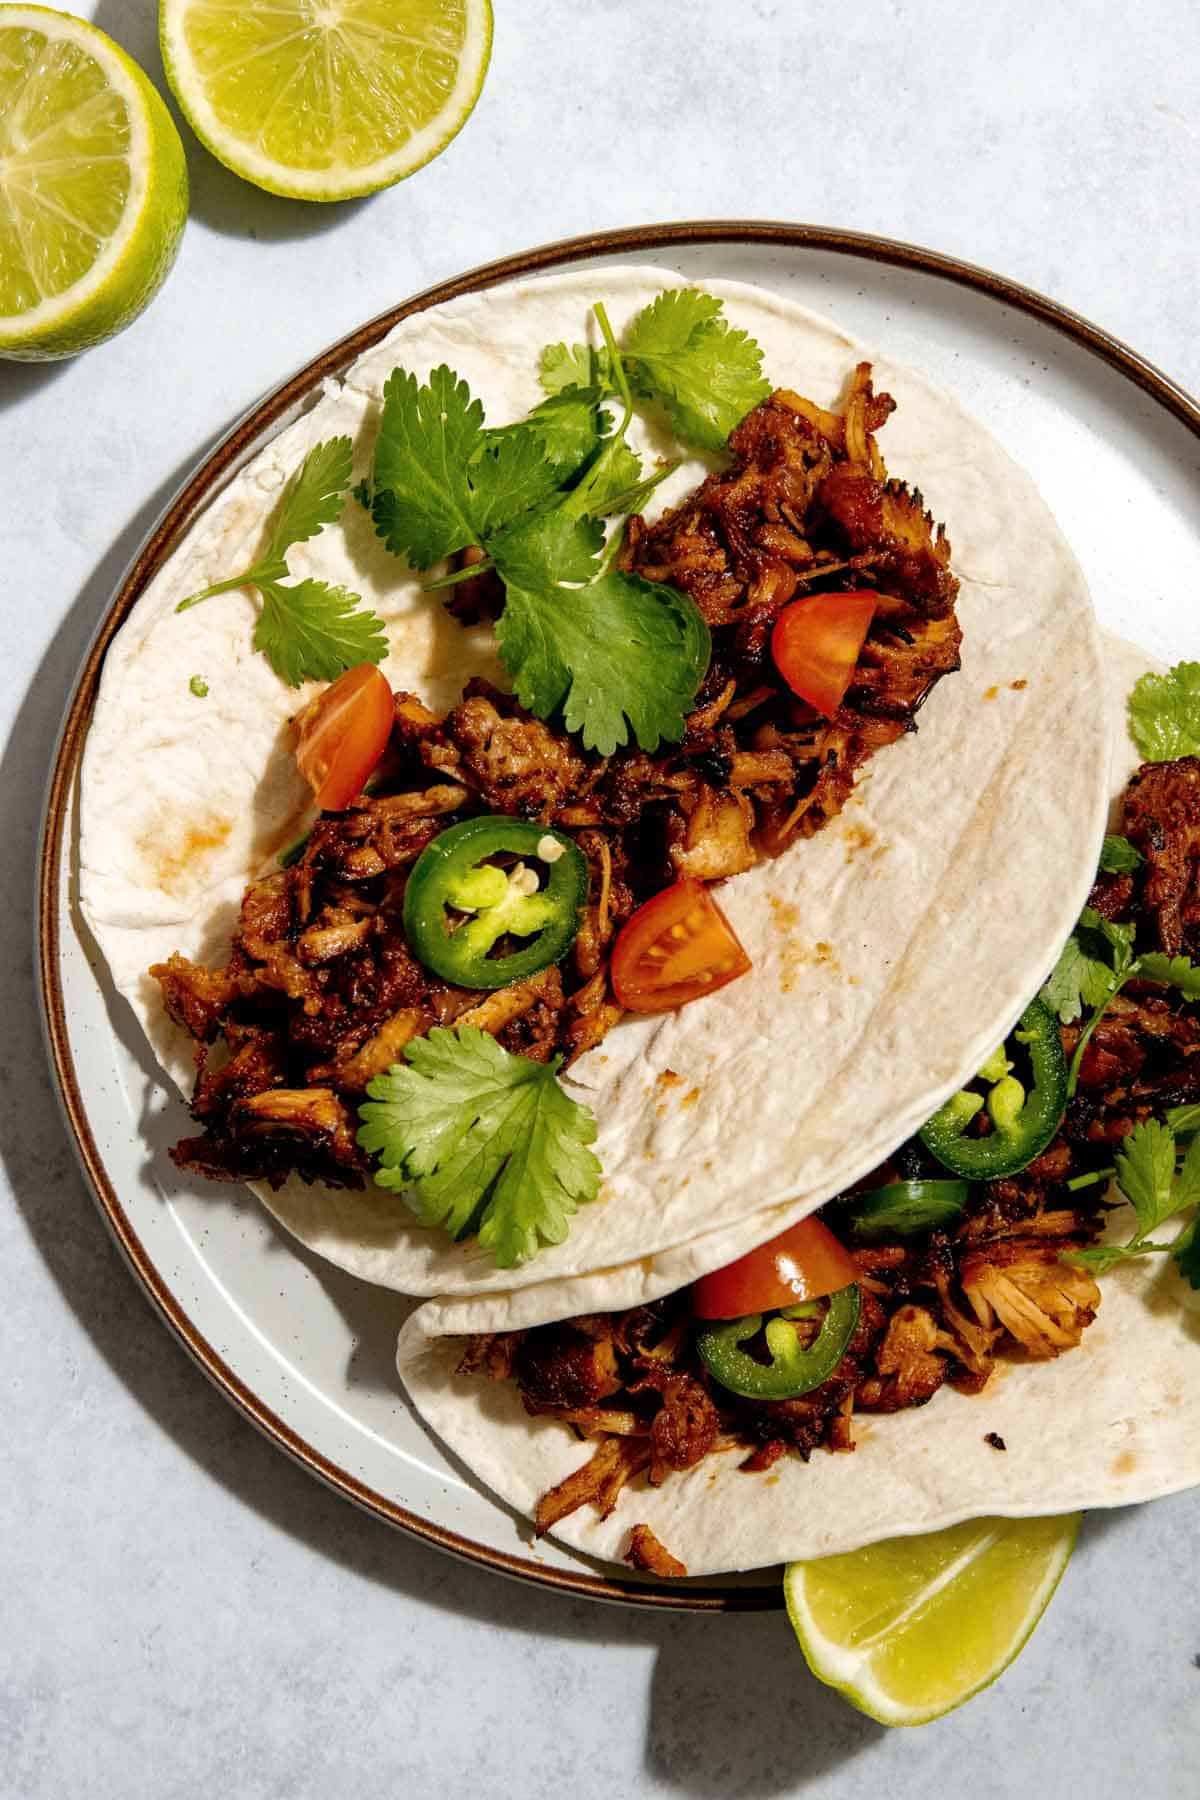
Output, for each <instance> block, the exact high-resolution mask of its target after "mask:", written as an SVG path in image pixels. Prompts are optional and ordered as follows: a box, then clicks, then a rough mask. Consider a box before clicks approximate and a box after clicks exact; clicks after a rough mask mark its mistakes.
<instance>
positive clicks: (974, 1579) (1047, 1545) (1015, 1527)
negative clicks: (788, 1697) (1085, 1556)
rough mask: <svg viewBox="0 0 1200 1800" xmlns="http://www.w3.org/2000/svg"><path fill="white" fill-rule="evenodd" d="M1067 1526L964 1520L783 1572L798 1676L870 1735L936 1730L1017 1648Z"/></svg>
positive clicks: (1072, 1528) (1074, 1517) (1043, 1594)
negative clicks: (875, 1723) (875, 1728)
mask: <svg viewBox="0 0 1200 1800" xmlns="http://www.w3.org/2000/svg"><path fill="white" fill-rule="evenodd" d="M1079 1520H1080V1515H1079V1513H1068V1514H1066V1515H1064V1516H1061V1517H1058V1518H1053V1519H971V1520H968V1521H967V1523H966V1524H965V1525H951V1526H950V1528H949V1529H948V1530H946V1531H931V1532H928V1533H926V1534H925V1535H924V1536H921V1537H905V1538H888V1539H886V1540H885V1541H884V1542H883V1543H880V1544H869V1545H867V1547H866V1548H865V1549H863V1550H852V1551H850V1552H849V1553H848V1554H846V1555H844V1556H823V1557H818V1558H816V1559H815V1560H814V1561H812V1562H798V1563H789V1564H788V1567H787V1569H786V1570H785V1571H784V1577H783V1592H784V1598H785V1600H786V1601H787V1609H788V1617H789V1618H790V1619H791V1621H792V1626H793V1629H794V1630H795V1633H796V1636H797V1637H798V1638H799V1640H800V1648H801V1649H802V1650H803V1652H804V1654H805V1656H806V1658H807V1659H808V1666H809V1668H810V1669H811V1670H812V1672H813V1674H814V1675H816V1676H817V1677H818V1678H819V1679H820V1680H821V1681H824V1682H827V1683H828V1684H829V1686H830V1687H835V1688H837V1689H838V1691H839V1692H840V1693H842V1694H844V1695H845V1697H846V1699H847V1700H849V1701H850V1703H851V1705H853V1706H857V1707H858V1708H859V1710H860V1711H861V1712H865V1713H869V1714H870V1716H871V1717H872V1718H873V1719H878V1720H879V1722H880V1724H881V1725H924V1724H926V1723H927V1722H928V1721H929V1720H930V1719H940V1718H941V1717H942V1715H943V1713H948V1712H952V1711H953V1710H954V1708H955V1707H956V1706H961V1705H962V1704H963V1701H964V1700H969V1699H970V1698H971V1696H972V1695H973V1694H977V1693H978V1692H979V1690H980V1689H981V1688H985V1687H987V1686H988V1684H989V1682H992V1681H995V1679H996V1677H997V1675H999V1674H1000V1673H1001V1671H1002V1670H1004V1669H1006V1668H1007V1667H1008V1665H1009V1663H1010V1662H1011V1661H1012V1660H1013V1658H1014V1656H1016V1654H1017V1652H1018V1651H1019V1650H1020V1649H1021V1648H1022V1647H1023V1645H1024V1644H1025V1641H1026V1639H1027V1638H1028V1637H1029V1635H1030V1633H1031V1632H1032V1631H1033V1628H1034V1626H1035V1625H1036V1624H1037V1622H1038V1620H1039V1619H1040V1618H1041V1616H1042V1614H1043V1613H1044V1612H1045V1610H1046V1607H1047V1606H1048V1605H1049V1603H1050V1596H1051V1595H1052V1594H1053V1592H1054V1590H1055V1588H1056V1587H1057V1586H1058V1582H1059V1577H1060V1576H1061V1575H1062V1572H1063V1570H1064V1569H1065V1568H1066V1566H1067V1563H1068V1562H1069V1561H1070V1557H1071V1552H1072V1550H1073V1549H1074V1548H1075V1539H1076V1536H1077V1535H1078V1532H1079Z"/></svg>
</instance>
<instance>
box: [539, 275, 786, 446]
mask: <svg viewBox="0 0 1200 1800" xmlns="http://www.w3.org/2000/svg"><path fill="white" fill-rule="evenodd" d="M621 360H622V361H623V362H624V364H625V367H626V369H627V370H628V373H629V379H630V380H631V382H632V383H633V386H634V388H635V389H636V390H637V392H638V393H639V394H640V395H642V396H643V397H644V398H645V399H648V400H658V401H660V402H661V403H662V405H663V406H664V407H665V408H666V411H667V415H668V417H669V419H670V421H671V425H672V428H673V430H674V432H675V434H676V436H677V437H679V438H680V439H681V440H682V441H683V442H684V443H686V444H692V445H694V446H695V447H697V448H698V449H701V450H723V449H724V448H725V442H726V439H727V438H728V436H729V433H730V432H731V431H732V430H733V428H734V426H735V425H737V424H739V423H740V422H741V420H742V419H744V418H745V416H746V414H747V413H748V412H749V411H750V410H751V408H752V407H755V406H757V405H758V403H759V401H760V400H765V399H766V397H767V395H768V394H769V393H770V391H771V384H770V382H768V381H767V380H766V379H765V378H764V376H763V373H762V351H761V350H760V349H759V347H758V345H757V344H756V343H755V342H754V340H753V338H751V337H749V336H747V334H746V333H745V332H744V331H737V330H735V329H734V327H733V326H731V325H730V324H729V323H728V322H727V321H726V320H725V319H724V318H723V317H722V302H721V301H720V300H718V299H716V298H715V296H714V295H712V294H705V293H702V292H701V291H700V290H699V289H698V288H668V289H666V290H665V292H663V293H661V294H660V295H659V296H658V298H657V299H656V300H652V301H651V302H650V304H649V306H645V307H643V308H642V310H641V312H640V313H638V315H637V317H636V318H635V319H634V320H633V321H632V323H631V324H630V326H629V328H628V330H627V331H626V333H625V336H624V339H623V341H622V344H621ZM541 382H542V386H543V388H544V389H545V390H546V392H547V393H548V394H565V393H568V392H569V391H570V390H571V389H572V388H576V387H577V388H599V389H600V391H601V392H607V393H612V392H615V391H616V382H615V375H614V369H613V360H612V353H611V351H610V350H609V349H607V348H606V349H604V350H595V349H592V348H591V347H590V346H589V345H587V344H573V345H572V346H571V347H570V348H568V347H567V345H566V344H548V345H547V346H546V348H545V349H544V350H543V351H542V356H541Z"/></svg>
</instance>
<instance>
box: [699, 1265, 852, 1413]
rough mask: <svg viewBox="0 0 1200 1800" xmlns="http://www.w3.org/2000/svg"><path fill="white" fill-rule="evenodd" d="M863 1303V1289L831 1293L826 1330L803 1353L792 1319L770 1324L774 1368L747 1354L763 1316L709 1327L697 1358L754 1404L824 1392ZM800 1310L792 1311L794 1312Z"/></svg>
mask: <svg viewBox="0 0 1200 1800" xmlns="http://www.w3.org/2000/svg"><path fill="white" fill-rule="evenodd" d="M860 1305H861V1299H860V1295H859V1291H858V1288H857V1286H855V1285H853V1284H852V1285H851V1286H850V1287H844V1288H839V1290H838V1292H837V1293H836V1294H830V1296H829V1307H828V1311H827V1312H826V1314H825V1318H824V1320H823V1322H822V1324H821V1329H820V1331H819V1332H818V1333H817V1335H816V1337H815V1338H814V1339H813V1341H812V1343H811V1344H809V1345H808V1346H807V1347H806V1348H802V1347H801V1344H800V1340H799V1338H798V1337H797V1335H796V1333H795V1330H794V1329H793V1327H792V1326H791V1325H790V1324H789V1323H788V1319H787V1315H786V1314H782V1315H781V1314H778V1313H777V1314H775V1315H774V1316H773V1317H772V1318H769V1319H768V1320H767V1326H766V1339H767V1349H768V1350H769V1351H770V1353H771V1360H770V1362H769V1363H761V1362H756V1361H755V1359H754V1357H752V1356H751V1355H750V1354H749V1352H748V1351H746V1350H743V1349H742V1345H743V1344H744V1343H747V1342H748V1341H749V1340H750V1339H751V1338H752V1337H754V1336H755V1334H756V1333H757V1332H758V1331H759V1329H760V1328H761V1326H762V1314H761V1313H751V1314H750V1315H749V1316H748V1317H747V1318H744V1319H729V1320H727V1321H725V1322H723V1323H722V1324H720V1325H706V1326H705V1327H704V1329H703V1330H702V1331H699V1332H697V1334H696V1353H697V1355H698V1356H699V1358H700V1360H701V1362H702V1363H703V1364H704V1366H705V1368H706V1369H707V1370H708V1372H709V1374H710V1375H711V1376H712V1378H713V1380H714V1381H718V1382H720V1384H721V1386H722V1387H723V1388H728V1389H729V1391H730V1393H731V1394H741V1395H743V1396H744V1397H745V1398H746V1399H748V1400H794V1399H796V1397H797V1396H798V1395H799V1394H807V1393H808V1392H809V1391H810V1390H811V1389H812V1388H815V1387H820V1385H821V1383H822V1382H823V1381H826V1380H828V1378H829V1376H830V1375H832V1374H833V1371H834V1370H835V1369H836V1368H837V1366H838V1364H839V1363H840V1362H841V1360H842V1357H843V1355H844V1354H845V1351H846V1345H847V1344H848V1343H849V1342H850V1339H851V1338H852V1337H853V1336H854V1331H855V1327H856V1326H857V1324H858V1315H859V1309H860ZM795 1310H796V1309H794V1308H791V1307H789V1308H788V1309H787V1311H788V1313H791V1312H793V1311H795Z"/></svg>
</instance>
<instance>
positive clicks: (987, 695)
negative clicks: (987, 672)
mask: <svg viewBox="0 0 1200 1800" xmlns="http://www.w3.org/2000/svg"><path fill="white" fill-rule="evenodd" d="M999 692H1000V689H999V687H998V686H997V685H996V683H995V682H993V683H992V685H991V687H989V688H984V690H983V697H984V699H985V700H994V699H995V698H996V695H997V694H998V693H999Z"/></svg>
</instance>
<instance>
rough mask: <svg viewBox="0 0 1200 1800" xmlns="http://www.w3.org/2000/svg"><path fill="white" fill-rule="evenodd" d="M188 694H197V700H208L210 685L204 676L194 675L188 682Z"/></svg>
mask: <svg viewBox="0 0 1200 1800" xmlns="http://www.w3.org/2000/svg"><path fill="white" fill-rule="evenodd" d="M188 692H189V693H192V694H195V696H196V698H197V700H207V699H208V683H207V681H205V679H204V677H203V675H193V676H192V678H191V680H190V681H189V682H188Z"/></svg>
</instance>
